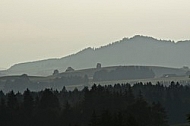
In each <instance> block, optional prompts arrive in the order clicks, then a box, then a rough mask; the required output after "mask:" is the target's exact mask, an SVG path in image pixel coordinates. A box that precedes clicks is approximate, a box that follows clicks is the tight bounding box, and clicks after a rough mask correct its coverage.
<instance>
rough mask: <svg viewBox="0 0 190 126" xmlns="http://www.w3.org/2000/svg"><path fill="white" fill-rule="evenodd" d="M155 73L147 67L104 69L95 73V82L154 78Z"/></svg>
mask: <svg viewBox="0 0 190 126" xmlns="http://www.w3.org/2000/svg"><path fill="white" fill-rule="evenodd" d="M154 76H155V74H154V72H153V71H152V70H151V69H150V68H149V67H145V66H120V67H117V68H116V69H115V70H111V71H107V70H106V69H102V70H100V71H97V72H95V73H94V76H93V80H94V81H111V80H127V79H145V78H154Z"/></svg>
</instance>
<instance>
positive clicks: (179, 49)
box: [3, 35, 190, 76]
mask: <svg viewBox="0 0 190 126" xmlns="http://www.w3.org/2000/svg"><path fill="white" fill-rule="evenodd" d="M189 49H190V40H186V41H178V42H176V43H175V42H173V41H168V40H158V39H155V38H152V37H146V36H140V35H137V36H134V37H132V38H123V39H122V40H120V41H117V42H114V43H112V44H109V45H106V46H102V47H100V48H97V49H93V48H86V49H84V50H82V51H80V52H78V53H76V54H73V55H69V56H66V57H63V58H60V59H47V60H41V61H35V62H27V63H20V64H16V65H14V66H12V67H11V68H9V69H8V70H6V71H5V72H3V73H4V74H7V75H15V74H23V73H25V74H28V75H42V76H47V75H51V74H52V73H53V71H54V70H55V69H58V70H59V71H60V72H63V71H65V70H66V69H67V68H68V67H72V68H74V69H84V68H94V67H95V65H96V63H101V64H102V65H103V66H114V65H117V66H118V65H141V66H165V67H175V68H176V67H177V68H181V67H183V66H190V58H189V57H190V51H189Z"/></svg>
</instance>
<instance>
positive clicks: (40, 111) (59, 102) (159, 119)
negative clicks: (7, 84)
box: [0, 84, 168, 126]
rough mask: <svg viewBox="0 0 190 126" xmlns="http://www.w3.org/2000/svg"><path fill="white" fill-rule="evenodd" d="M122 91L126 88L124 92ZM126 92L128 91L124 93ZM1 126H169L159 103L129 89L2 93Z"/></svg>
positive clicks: (0, 94) (118, 87)
mask: <svg viewBox="0 0 190 126" xmlns="http://www.w3.org/2000/svg"><path fill="white" fill-rule="evenodd" d="M121 87H122V88H121ZM123 90H124V91H123ZM0 98H1V102H0V125H1V126H12V125H19V126H26V125H27V126H131V125H132V126H153V125H154V126H167V125H168V124H167V117H166V113H165V110H164V108H163V107H162V105H161V104H160V103H159V102H152V103H149V102H147V101H146V100H145V99H144V97H143V95H142V93H141V91H139V93H138V95H137V96H135V95H134V94H133V88H132V87H131V86H130V85H129V84H126V85H119V84H118V85H115V86H114V87H112V86H100V85H98V86H97V85H93V86H92V88H91V89H90V90H89V89H88V88H87V87H85V88H84V89H83V90H82V91H79V90H77V89H75V90H74V91H67V90H66V89H65V87H64V88H63V89H62V90H61V91H60V92H59V91H56V90H52V89H45V90H43V91H40V92H31V91H30V90H28V89H27V90H26V91H24V93H23V94H20V93H16V94H15V93H14V92H13V91H11V92H9V93H7V94H4V93H3V92H2V91H1V92H0Z"/></svg>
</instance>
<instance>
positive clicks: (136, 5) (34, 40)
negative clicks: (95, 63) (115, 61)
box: [0, 0, 190, 68]
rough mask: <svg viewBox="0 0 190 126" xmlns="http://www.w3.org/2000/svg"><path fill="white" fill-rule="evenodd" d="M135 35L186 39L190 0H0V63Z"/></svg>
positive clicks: (1, 65) (7, 64)
mask: <svg viewBox="0 0 190 126" xmlns="http://www.w3.org/2000/svg"><path fill="white" fill-rule="evenodd" d="M136 34H141V35H146V36H152V37H156V38H158V39H171V40H175V41H177V40H184V39H190V1H189V0H0V68H8V67H10V66H11V65H13V64H15V63H20V62H25V61H34V60H39V59H47V58H52V57H63V56H66V55H68V54H72V53H75V52H77V51H80V50H81V49H83V48H86V47H89V46H91V47H99V46H101V45H106V44H108V43H111V42H114V41H117V40H120V39H122V38H123V37H132V36H134V35H136Z"/></svg>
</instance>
